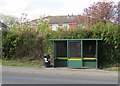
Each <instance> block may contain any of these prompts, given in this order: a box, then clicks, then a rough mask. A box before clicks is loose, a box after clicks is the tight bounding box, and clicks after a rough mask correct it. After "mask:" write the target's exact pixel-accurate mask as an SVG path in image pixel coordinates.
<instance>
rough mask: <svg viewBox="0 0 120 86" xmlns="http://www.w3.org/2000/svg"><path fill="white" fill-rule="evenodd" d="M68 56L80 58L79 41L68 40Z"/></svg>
mask: <svg viewBox="0 0 120 86" xmlns="http://www.w3.org/2000/svg"><path fill="white" fill-rule="evenodd" d="M68 55H69V57H71V58H74V57H76V58H80V56H81V42H69V54H68Z"/></svg>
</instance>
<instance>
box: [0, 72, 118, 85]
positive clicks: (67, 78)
mask: <svg viewBox="0 0 120 86" xmlns="http://www.w3.org/2000/svg"><path fill="white" fill-rule="evenodd" d="M2 83H3V84H118V77H116V76H83V75H81V76H74V75H56V74H55V75H54V74H52V75H50V74H34V73H31V74H30V73H19V72H10V71H4V72H3V73H2Z"/></svg>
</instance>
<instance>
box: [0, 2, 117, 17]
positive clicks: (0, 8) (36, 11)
mask: <svg viewBox="0 0 120 86" xmlns="http://www.w3.org/2000/svg"><path fill="white" fill-rule="evenodd" d="M97 1H103V0H0V13H2V14H5V15H12V16H16V17H21V15H22V13H27V14H28V18H29V19H35V18H39V17H40V16H41V15H46V16H47V15H53V16H54V15H68V14H69V15H71V14H74V15H77V14H80V13H82V12H83V9H84V8H86V7H89V5H90V4H93V2H97ZM107 1H108V0H107ZM109 1H114V2H117V1H119V0H109Z"/></svg>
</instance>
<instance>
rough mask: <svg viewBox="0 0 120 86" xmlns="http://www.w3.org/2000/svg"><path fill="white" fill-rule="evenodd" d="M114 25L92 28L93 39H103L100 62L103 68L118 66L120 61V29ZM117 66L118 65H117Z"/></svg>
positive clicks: (102, 24) (98, 24) (107, 24)
mask: <svg viewBox="0 0 120 86" xmlns="http://www.w3.org/2000/svg"><path fill="white" fill-rule="evenodd" d="M119 27H120V26H119V25H117V24H114V23H110V22H107V23H101V22H100V23H97V24H96V25H95V26H93V27H92V30H93V38H102V39H103V41H102V42H101V43H100V50H102V51H100V53H101V54H100V56H99V57H100V58H99V61H100V63H101V64H102V65H103V66H107V65H109V64H116V63H118V60H120V29H119ZM116 66H117V64H116Z"/></svg>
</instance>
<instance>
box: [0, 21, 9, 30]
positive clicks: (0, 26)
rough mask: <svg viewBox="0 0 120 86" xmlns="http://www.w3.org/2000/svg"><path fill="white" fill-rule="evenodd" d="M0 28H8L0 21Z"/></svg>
mask: <svg viewBox="0 0 120 86" xmlns="http://www.w3.org/2000/svg"><path fill="white" fill-rule="evenodd" d="M1 29H8V26H7V25H5V24H4V23H2V22H0V30H1Z"/></svg>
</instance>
